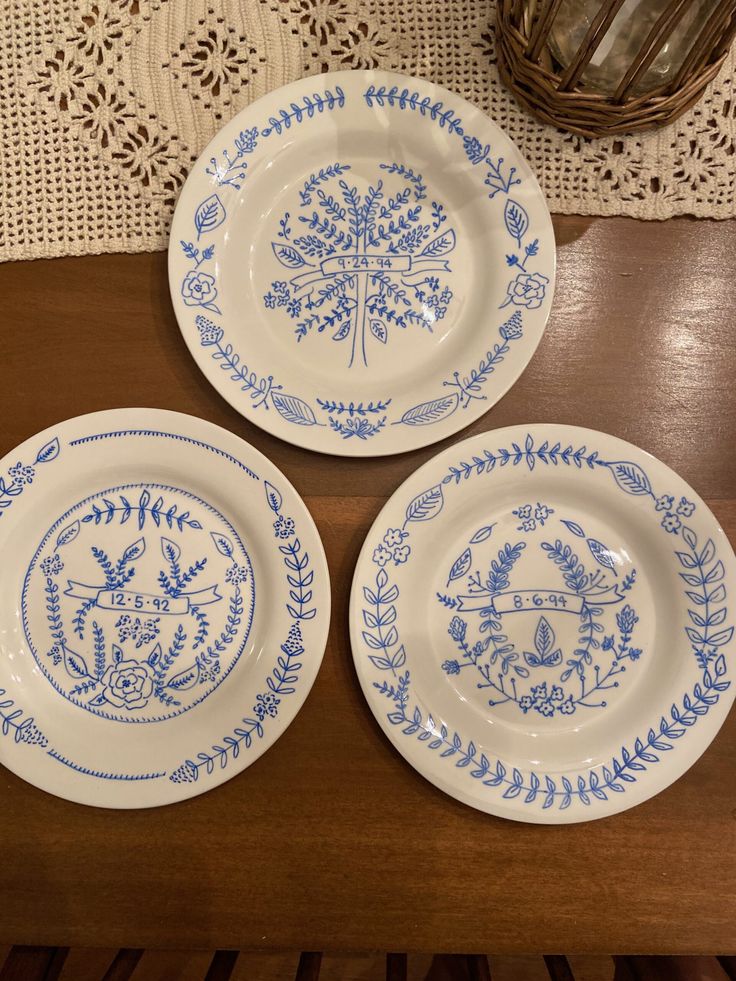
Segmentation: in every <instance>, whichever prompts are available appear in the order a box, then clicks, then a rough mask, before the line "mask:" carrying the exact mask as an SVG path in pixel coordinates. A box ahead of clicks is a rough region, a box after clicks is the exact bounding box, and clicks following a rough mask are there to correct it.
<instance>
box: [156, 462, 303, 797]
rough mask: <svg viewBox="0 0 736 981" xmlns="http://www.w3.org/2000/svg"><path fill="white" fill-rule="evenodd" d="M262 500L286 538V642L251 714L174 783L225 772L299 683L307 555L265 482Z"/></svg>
mask: <svg viewBox="0 0 736 981" xmlns="http://www.w3.org/2000/svg"><path fill="white" fill-rule="evenodd" d="M264 487H265V491H266V501H267V503H268V506H269V508H270V509H271V511H272V512H273V513H274V515H275V516H276V521H275V522H274V529H275V530H276V534H277V536H278V537H280V538H283V539H285V544H283V545H279V552H280V553H281V556H282V558H283V563H284V566H285V567H286V570H287V571H286V582H287V585H288V587H289V602H288V603H287V604H286V610H287V612H288V614H289V617H290V618H291V620H292V623H291V625H290V627H289V632H288V635H287V637H286V640H285V641H284V642H283V643H282V644H281V654H279V656H278V658H277V662H276V667H275V668H274V669H273V670H272V671H271V673H270V674H269V675H268V677H267V678H266V683H265V686H264V690H263V691H261V692H260V693H259V694H258V695H256V699H255V704H254V705H253V711H252V714H251V715H246V716H243V719H242V725H238V726H235V728H234V729H233V730H232V732H231V733H228V734H226V735H225V736H223V738H222V740H221V741H220V742H219V743H213V744H212V746H211V747H210V748H208V749H204V750H201V751H200V752H198V753H197V754H196V756H195V758H194V759H186V760H184V762H183V763H181V764H180V765H179V766H178V767H177V768H176V769H175V770H174V771H173V772H172V773H171V775H170V776H169V780H171V781H172V782H173V783H195V782H196V781H197V780H198V779H199V776H200V771H201V770H202V769H204V771H205V773H206V774H207V775H208V776H209V775H211V774H212V773H214V772H215V769H216V768H217V767H219V768H220V769H221V770H224V769H225V768H226V767H227V765H228V763H229V762H230V761H231V760H236V759H237V758H238V757H239V755H240V753H241V750H242V749H246V750H248V749H250V748H251V746H253V744H254V742H255V740H256V739H262V738H263V735H264V732H265V728H264V725H265V723H266V719H267V718H276V717H277V715H278V714H279V707H280V705H281V703H282V701H283V699H284V698H286V697H288V696H289V695H293V694H294V692H295V691H296V685H297V683H298V681H299V672H300V671H301V669H302V662H301V661H300V660H299V658H300V657H301V656H302V655H303V654H304V644H303V637H302V632H301V623H302V622H303V621H305V620H313V619H314V617H315V616H316V615H317V608H316V607H315V606H310V604H311V603H312V600H313V598H314V591H313V589H312V586H313V583H314V570H313V569H311V568H310V562H311V560H310V558H309V553H308V552H307V551H305V550H304V548H303V546H302V544H301V542H300V540H299V538H298V537H297V536H296V533H295V527H294V522H293V520H292V519H291V518H288V517H286V516H285V515H284V514H283V510H282V509H283V497H282V494H281V492H280V491H279V490H278V489H277V488H276V487H275V486H274V485H273V484H271V483H269V482H268V481H265V483H264Z"/></svg>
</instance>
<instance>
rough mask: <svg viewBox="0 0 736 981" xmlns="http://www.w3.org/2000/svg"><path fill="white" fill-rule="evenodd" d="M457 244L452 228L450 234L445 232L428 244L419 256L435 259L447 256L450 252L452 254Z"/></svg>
mask: <svg viewBox="0 0 736 981" xmlns="http://www.w3.org/2000/svg"><path fill="white" fill-rule="evenodd" d="M456 244H457V239H456V237H455V232H454V229H452V228H451V229H450V230H449V232H443V233H442V234H441V235H438V236H437V237H436V238H433V239H432V241H431V242H428V243H427V244H426V245H425V246H424V248H423V249H422V251H421V252H420V253H419V256H420V257H424V258H428V259H434V258H436V257H437V256H441V255H447V254H448V252H452V250H453V249H454V248H455V245H456Z"/></svg>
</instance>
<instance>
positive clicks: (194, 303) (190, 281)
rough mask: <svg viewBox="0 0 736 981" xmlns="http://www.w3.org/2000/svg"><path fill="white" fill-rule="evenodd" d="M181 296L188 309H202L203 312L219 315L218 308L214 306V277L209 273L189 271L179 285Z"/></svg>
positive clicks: (215, 293)
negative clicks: (207, 311) (209, 311)
mask: <svg viewBox="0 0 736 981" xmlns="http://www.w3.org/2000/svg"><path fill="white" fill-rule="evenodd" d="M181 296H182V299H183V300H184V302H185V303H186V305H187V306H188V307H204V309H205V310H211V311H212V312H213V313H220V309H219V307H217V306H216V305H215V300H216V299H217V287H216V286H215V277H214V276H210V274H209V273H205V272H199V271H198V270H196V269H191V270H190V271H189V272H188V273H187V274H186V276H185V277H184V282H183V283H182V284H181Z"/></svg>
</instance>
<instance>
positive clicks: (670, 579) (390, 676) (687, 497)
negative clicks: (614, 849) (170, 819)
mask: <svg viewBox="0 0 736 981" xmlns="http://www.w3.org/2000/svg"><path fill="white" fill-rule="evenodd" d="M735 588H736V558H735V557H734V553H733V550H732V548H731V546H730V545H729V543H728V540H727V538H726V536H725V534H724V533H723V531H721V529H720V528H719V527H718V524H717V522H716V520H715V518H714V516H713V515H712V513H711V512H710V511H709V510H708V508H707V507H706V505H705V504H704V503H703V501H701V499H700V498H699V497H698V496H697V495H696V494H695V493H694V492H693V491H692V490H691V488H690V487H688V485H687V484H686V483H685V482H684V481H683V480H682V479H681V478H680V477H678V476H677V475H676V474H675V473H673V472H672V471H671V470H670V469H669V468H667V467H666V466H665V465H664V464H662V463H660V462H659V461H658V460H656V459H654V457H651V456H649V455H648V454H647V453H644V452H643V451H642V450H640V449H637V448H636V447H635V446H632V445H631V444H629V443H625V442H623V441H622V440H620V439H615V438H614V437H612V436H606V435H604V434H603V433H597V432H592V431H590V430H586V429H578V428H575V427H571V426H552V425H533V426H518V427H513V428H510V429H502V430H497V431H495V432H489V433H484V434H482V435H480V436H476V437H474V438H472V439H469V440H466V441H465V442H464V443H460V444H459V445H456V446H453V447H451V448H450V449H448V450H445V451H444V452H443V453H440V454H439V455H438V456H437V457H435V459H433V460H431V461H430V462H429V463H427V464H426V465H425V466H423V467H421V468H420V469H419V470H418V471H417V472H416V473H415V474H413V476H411V477H410V478H409V479H408V480H407V481H406V482H405V483H404V484H403V485H402V486H401V487H400V488H399V490H398V491H397V492H396V493H395V494H394V495H393V497H392V498H391V500H390V501H389V502H388V504H387V505H386V506H385V508H384V509H383V511H382V512H381V514H380V515H379V517H378V518H377V519H376V522H375V524H374V525H373V528H372V529H371V531H370V533H369V535H368V537H367V539H366V542H365V545H364V546H363V550H362V552H361V555H360V559H359V561H358V566H357V569H356V573H355V578H354V581H353V590H352V596H351V604H350V627H351V640H352V646H353V656H354V659H355V664H356V668H357V671H358V675H359V678H360V682H361V684H362V686H363V692H364V694H365V696H366V698H367V700H368V702H369V704H370V706H371V709H372V710H373V712H374V713H375V716H376V718H377V719H378V721H379V723H380V725H381V727H382V728H383V730H384V732H385V733H386V735H387V736H388V738H389V739H390V740H391V741H392V742H393V743H394V744H395V746H396V747H397V748H398V750H399V751H400V752H401V753H402V754H403V755H404V757H406V759H407V760H408V761H409V762H410V763H411V764H412V766H414V767H415V768H416V769H417V770H419V772H420V773H422V774H423V775H424V776H425V777H427V779H429V780H431V781H432V782H433V783H434V784H436V785H437V786H438V787H440V788H441V789H442V790H444V791H446V792H447V793H448V794H451V795H452V796H453V797H456V798H457V799H458V800H461V801H463V802H464V803H466V804H470V805H471V806H473V807H477V808H479V809H480V810H483V811H487V812H488V813H491V814H497V815H500V816H502V817H507V818H513V819H514V820H517V821H529V822H537V823H547V824H553V823H568V822H575V821H587V820H591V819H594V818H600V817H605V816H607V815H610V814H614V813H616V812H617V811H622V810H625V809H626V808H629V807H632V806H633V805H635V804H638V803H640V802H641V801H644V800H646V799H647V798H649V797H651V796H652V795H654V794H656V793H658V792H659V791H661V790H663V789H664V788H665V787H667V786H669V784H671V783H672V782H673V781H674V780H676V779H677V778H678V777H679V776H681V775H682V774H683V773H684V772H685V771H686V770H687V769H688V767H690V766H691V765H692V764H693V763H694V762H695V760H696V759H697V758H698V757H699V756H700V755H701V753H702V752H703V751H704V750H705V749H706V748H707V746H708V744H709V743H710V742H711V740H712V739H713V738H714V736H715V735H716V733H717V732H718V730H719V728H720V726H721V724H722V723H723V721H724V719H725V717H726V714H727V713H728V710H729V708H730V706H731V704H732V702H733V699H734V689H733V687H732V683H731V674H732V671H733V664H732V661H733V656H734V644H733V633H734V618H733V615H732V611H731V609H730V606H729V602H728V599H729V594H731V593H733V591H734V589H735Z"/></svg>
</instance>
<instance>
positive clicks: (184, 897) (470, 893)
mask: <svg viewBox="0 0 736 981" xmlns="http://www.w3.org/2000/svg"><path fill="white" fill-rule="evenodd" d="M555 229H556V234H557V241H558V247H559V267H558V268H559V273H558V286H557V295H556V298H555V303H554V309H553V312H552V317H551V320H550V324H549V327H548V329H547V332H546V334H545V336H544V338H543V340H542V343H541V345H540V347H539V350H538V351H537V354H536V355H535V357H534V359H533V361H532V362H531V364H530V365H529V367H528V369H527V370H526V372H525V373H524V375H523V376H522V377H521V379H520V380H519V382H518V383H517V384H516V385H515V386H514V387H513V388H512V390H511V391H510V393H509V394H508V395H507V396H506V397H505V398H504V399H503V400H502V401H501V402H500V403H499V404H498V405H497V406H495V407H494V408H493V409H492V410H491V411H490V412H489V413H488V414H487V415H486V416H484V417H483V418H482V419H481V420H479V421H478V422H476V423H475V424H474V425H473V426H471V427H470V428H469V429H468V430H467V431H466V432H464V433H463V434H460V436H458V437H457V438H458V439H459V438H462V436H465V435H470V434H471V433H474V432H481V431H484V430H488V429H493V428H497V427H500V426H505V425H510V424H515V423H525V422H558V423H573V424H578V425H584V426H589V427H591V428H593V429H601V430H604V431H607V432H610V433H613V434H615V435H617V436H621V437H624V438H625V439H628V440H631V441H632V442H634V443H637V444H638V445H639V446H641V447H643V448H644V449H646V450H649V451H650V452H652V453H654V454H655V455H656V456H658V457H659V458H660V459H661V460H663V461H664V462H666V463H667V464H669V465H670V466H671V467H673V468H674V469H675V470H677V471H678V472H679V473H680V474H681V475H682V476H683V477H684V478H685V479H686V480H687V481H689V482H690V483H691V484H692V485H693V487H694V488H695V489H696V490H697V491H698V492H699V493H700V494H701V495H702V496H703V497H704V498H705V499H706V500H708V502H709V503H710V505H711V506H712V508H713V510H714V512H715V514H716V516H717V517H718V518H719V520H720V521H721V523H722V524H723V527H724V528H725V530H726V531H727V533H728V534H729V535H730V536H731V540H732V541H733V540H735V539H736V456H735V455H734V446H733V442H734V434H735V433H736V396H735V395H734V387H735V383H734V373H735V371H736V356H735V355H734V350H735V347H736V316H735V315H734V306H733V290H734V283H736V228H735V226H734V225H733V224H731V223H728V224H727V223H723V224H716V223H710V222H705V221H701V222H695V221H689V220H673V221H670V222H667V223H665V224H655V223H637V222H634V221H631V220H628V219H584V218H574V217H572V218H571V217H566V218H556V219H555ZM0 296H2V320H3V330H2V340H3V349H2V354H3V357H2V361H1V363H0V454H3V453H6V452H8V451H9V450H11V449H12V448H13V447H14V446H15V445H16V444H17V443H19V442H20V441H21V440H23V439H25V438H26V437H28V436H30V435H32V434H33V433H35V432H37V431H38V430H40V429H43V428H44V427H46V426H49V425H51V424H53V423H55V422H58V421H59V420H61V419H65V418H67V417H69V416H73V415H78V414H80V413H84V412H90V411H93V410H97V409H106V408H111V407H114V406H131V405H138V406H141V405H142V406H157V407H162V408H169V409H177V410H180V411H183V412H189V413H192V414H194V415H198V416H202V417H204V418H206V419H210V420H211V421H213V422H215V423H218V424H219V425H221V426H225V427H226V428H228V429H231V430H232V431H233V432H236V433H238V434H239V435H241V436H243V437H244V438H245V439H246V440H248V441H249V442H251V443H252V444H253V445H255V446H256V447H258V448H259V449H260V450H262V451H263V452H264V453H266V454H267V455H268V456H269V457H270V458H271V459H272V460H274V462H275V463H276V464H277V465H278V466H279V467H280V468H281V469H282V470H283V471H284V472H285V473H286V475H287V476H288V478H289V479H290V480H291V481H292V482H293V483H294V484H295V486H296V488H297V490H299V491H300V492H301V493H302V495H304V497H305V498H306V500H307V504H308V506H309V508H310V509H311V511H312V513H313V515H314V517H315V520H316V522H317V524H318V526H319V530H320V532H321V534H322V537H323V540H324V543H325V548H326V551H327V556H328V560H329V565H330V572H331V576H332V590H333V622H332V628H331V633H330V640H329V644H328V648H327V651H326V654H325V659H324V664H323V667H322V670H321V672H320V674H319V677H318V679H317V682H316V684H315V686H314V689H313V691H312V694H311V695H310V697H309V698H308V700H307V702H306V704H305V706H304V708H303V710H302V711H301V712H300V714H299V716H298V717H297V719H296V721H295V722H294V723H293V725H292V726H291V727H290V728H289V730H288V731H287V732H286V733H285V734H284V736H282V738H281V739H280V740H279V741H278V743H277V744H276V745H275V746H274V747H273V748H272V749H271V750H269V752H268V753H266V754H265V755H264V756H263V757H262V758H261V759H259V760H258V761H257V762H256V763H255V764H254V765H253V766H251V767H250V768H249V769H247V770H246V771H245V772H244V773H242V774H241V775H240V776H238V777H236V778H235V779H233V780H231V781H229V782H228V783H226V784H224V785H223V786H222V787H219V788H217V789H216V790H214V791H212V792H211V793H208V794H205V795H204V796H201V797H198V798H195V799H193V800H190V801H186V802H184V803H181V804H177V805H174V806H171V807H166V808H162V809H158V810H152V811H140V812H111V811H103V810H96V809H93V808H85V807H82V806H79V805H75V804H72V803H68V802H66V801H62V800H58V799H56V798H54V797H51V796H49V795H47V794H45V793H43V792H42V791H39V790H36V789H34V788H33V787H31V786H30V785H28V784H26V783H24V782H23V781H22V780H20V779H18V778H17V777H15V776H13V775H11V774H10V773H9V772H7V771H6V770H0V829H1V833H0V943H8V944H10V943H16V944H23V943H25V944H43V945H49V946H51V945H54V946H56V945H60V946H73V945H83V944H87V945H89V944H90V943H93V944H96V945H98V946H101V947H107V948H116V947H138V948H143V947H145V948H152V947H153V948H155V947H174V948H182V947H186V948H199V949H202V950H213V949H215V948H235V949H237V948H241V949H244V948H248V949H264V950H265V949H272V950H276V949H294V950H369V949H377V950H384V951H386V950H398V951H406V950H410V951H437V950H444V951H447V952H465V953H470V952H476V951H477V952H492V953H496V954H499V955H504V954H514V953H527V954H528V953H545V954H555V953H563V952H564V953H567V954H588V955H590V954H605V953H611V952H617V953H660V954H662V953H715V952H717V953H736V787H735V782H736V778H735V776H734V774H736V716H735V715H734V713H731V716H730V717H729V719H728V720H727V722H726V724H725V725H724V727H723V729H722V730H721V732H720V734H719V735H718V737H717V738H716V740H715V741H714V743H713V744H712V745H711V747H710V749H709V750H708V751H707V753H706V754H705V755H704V756H703V757H702V759H701V760H700V761H699V762H698V763H697V764H696V765H695V766H694V767H693V768H692V769H691V770H690V771H689V772H688V773H687V774H686V775H685V776H684V777H682V778H681V779H680V780H679V781H678V782H677V783H676V784H674V785H673V786H672V787H670V788H669V789H668V790H667V791H665V792H664V793H662V794H660V795H659V796H658V797H656V798H655V799H653V800H650V801H648V802H647V803H645V804H642V805H641V806H639V807H637V808H635V809H633V810H630V811H627V812H625V813H623V814H620V815H617V816H615V817H612V818H608V819H604V820H601V821H595V822H593V823H590V824H584V825H572V826H566V827H536V826H529V825H519V824H514V823H511V822H508V821H503V820H500V819H496V818H493V817H489V816H487V815H485V814H481V813H479V812H477V811H474V810H471V809H470V808H468V807H465V806H464V805H462V804H460V803H458V802H456V801H455V800H453V799H451V798H450V797H447V796H446V795H444V794H443V793H441V792H440V791H439V790H437V789H435V788H434V787H433V786H431V785H430V784H429V783H427V782H426V781H425V780H424V779H423V778H422V777H420V776H419V775H418V774H417V773H415V772H414V771H413V770H412V769H411V768H410V767H409V766H408V765H407V764H406V763H405V762H404V761H403V759H402V758H401V757H400V756H399V755H398V753H397V752H395V751H394V750H393V749H392V747H391V746H390V745H389V743H388V742H387V741H386V739H385V738H384V736H383V735H382V734H381V732H380V730H379V728H378V725H377V724H376V722H375V721H374V719H373V716H372V714H371V712H370V710H369V709H368V707H367V705H366V704H365V702H364V700H363V697H362V695H361V692H360V689H359V687H358V684H357V680H356V676H355V672H354V670H353V666H352V659H351V654H350V647H349V643H348V624H347V597H348V592H349V587H350V582H351V576H352V571H353V567H354V564H355V561H356V558H357V555H358V552H359V549H360V546H361V543H362V541H363V538H364V536H365V534H366V532H367V530H368V528H369V527H370V524H371V522H372V521H373V519H374V517H375V515H376V514H377V512H378V510H379V508H380V507H381V506H382V504H383V503H384V501H385V500H386V498H387V497H388V496H389V495H390V494H391V493H392V491H393V490H394V489H395V488H396V487H397V485H398V484H399V482H400V481H401V480H403V479H404V478H405V477H407V476H408V475H409V474H410V473H411V472H412V471H413V470H414V469H416V467H417V466H418V465H419V464H421V463H423V462H424V461H425V460H427V459H428V458H429V457H430V456H431V455H433V454H434V453H435V452H437V450H438V449H440V448H441V446H442V445H447V444H440V445H438V446H436V447H432V448H427V449H424V450H420V451H417V452H413V453H410V454H406V455H403V456H397V457H393V458H386V459H378V460H341V459H337V458H331V457H327V456H320V455H316V454H311V453H308V452H306V451H303V450H300V449H297V448H295V447H291V446H288V445H286V444H285V443H282V442H280V441H279V440H277V439H275V438H273V437H271V436H269V435H267V434H265V433H263V432H261V431H260V430H259V429H257V428H255V427H254V426H252V425H251V424H250V423H248V422H246V421H245V420H244V419H242V418H241V417H240V416H239V415H238V414H237V413H236V412H234V411H233V410H232V409H231V408H230V407H229V406H228V405H227V404H226V403H225V402H224V401H223V400H222V399H221V398H220V397H219V396H218V395H217V394H216V392H215V391H214V390H213V389H212V388H211V387H210V386H209V384H208V383H207V382H206V381H205V379H204V378H203V376H202V375H201V374H200V373H199V370H198V369H197V367H196V366H195V364H194V362H193V361H192V359H191V358H190V356H189V354H188V353H187V350H186V348H185V345H184V343H183V341H182V340H181V337H180V335H179V332H178V329H177V327H176V323H175V320H174V316H173V312H172V309H171V305H170V301H169V295H168V286H167V280H166V258H165V256H164V255H162V254H156V255H136V256H125V255H118V256H97V257H89V258H70V259H57V260H52V261H38V262H32V263H31V262H29V263H22V264H14V265H5V266H3V267H0ZM450 442H453V440H450V441H447V443H450ZM4 558H5V560H6V561H7V557H4Z"/></svg>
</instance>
